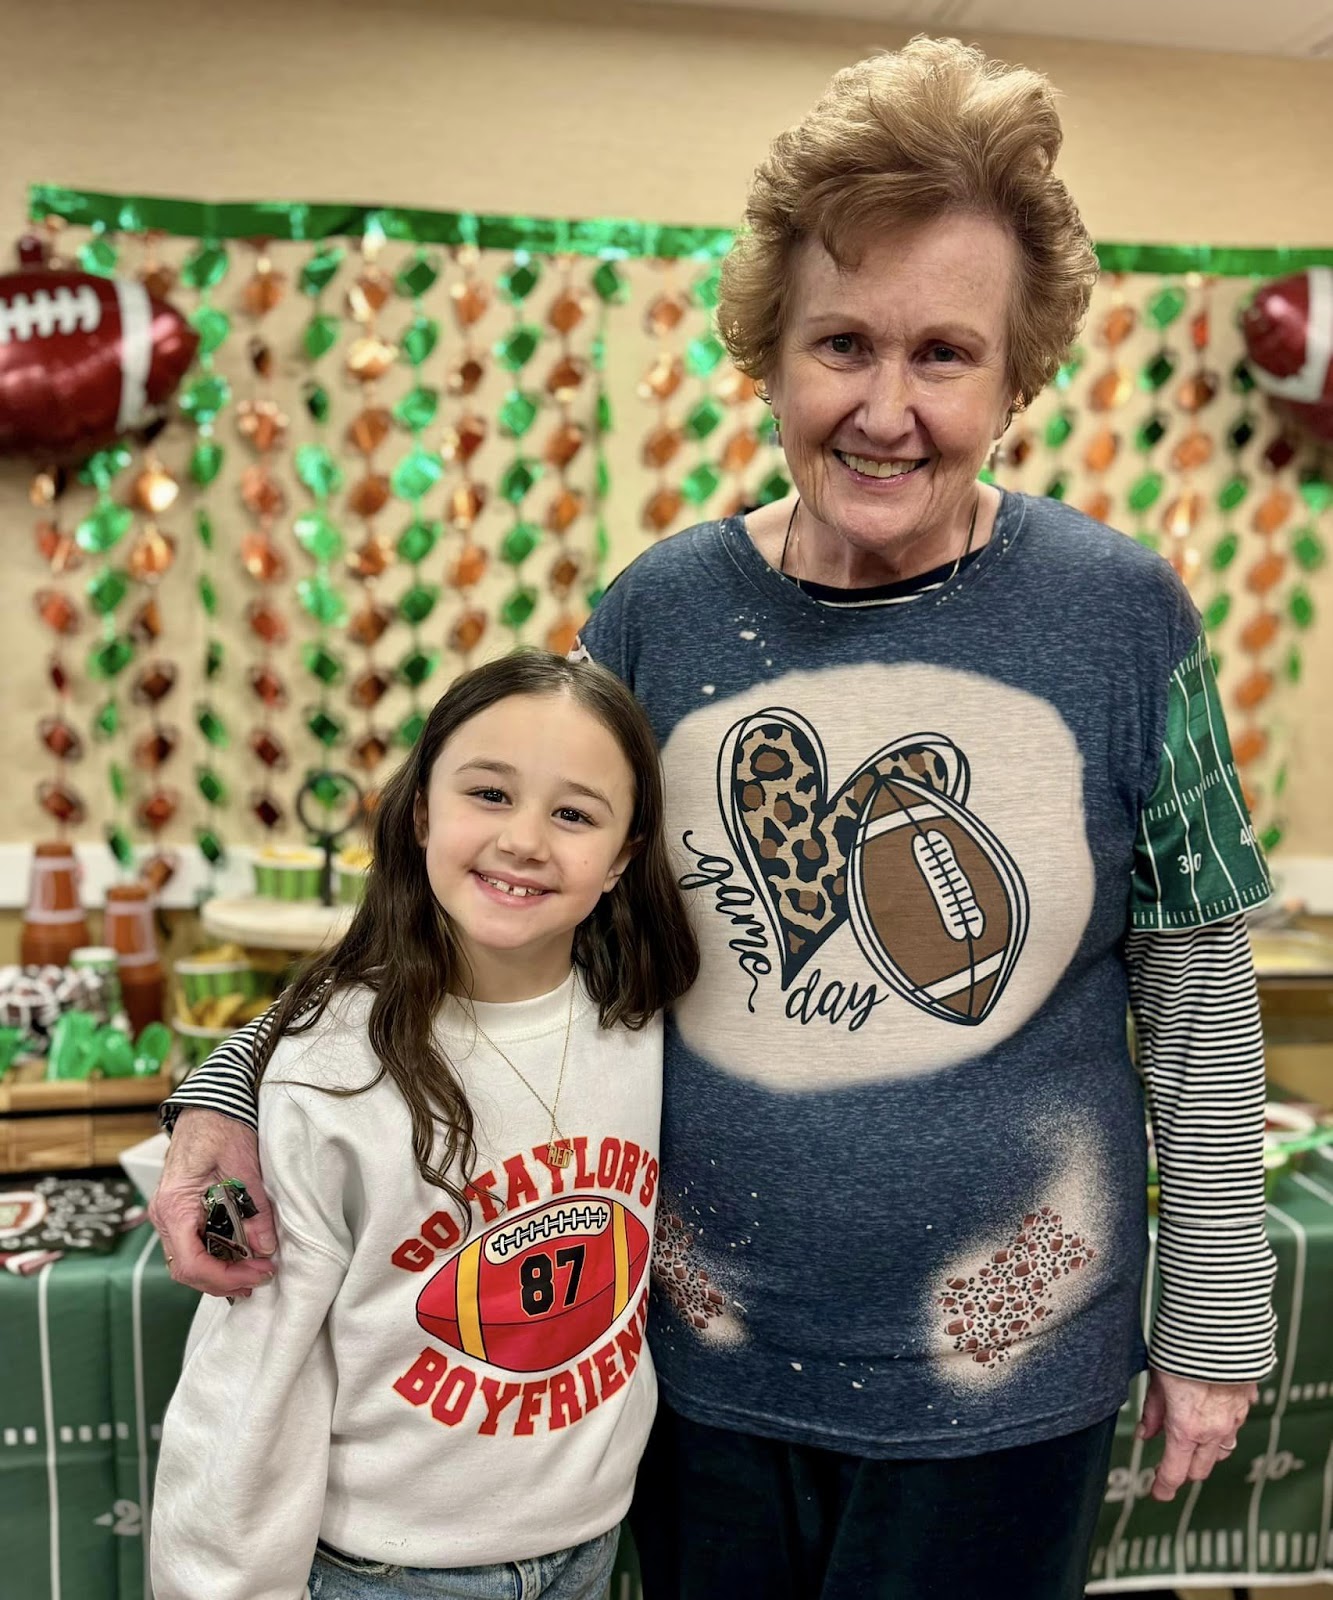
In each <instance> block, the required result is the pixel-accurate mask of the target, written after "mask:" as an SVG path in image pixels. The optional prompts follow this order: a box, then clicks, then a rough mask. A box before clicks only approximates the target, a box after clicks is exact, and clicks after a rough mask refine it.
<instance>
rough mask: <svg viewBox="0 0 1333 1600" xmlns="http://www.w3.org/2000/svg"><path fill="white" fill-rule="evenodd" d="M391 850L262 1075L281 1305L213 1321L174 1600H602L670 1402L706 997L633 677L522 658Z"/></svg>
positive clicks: (437, 736)
mask: <svg viewBox="0 0 1333 1600" xmlns="http://www.w3.org/2000/svg"><path fill="white" fill-rule="evenodd" d="M374 832H375V837H374V866H373V867H372V868H371V871H370V873H369V876H368V879H367V883H366V895H365V900H364V903H363V904H362V905H361V907H360V908H359V909H358V911H357V913H356V915H355V917H354V919H353V921H352V924H351V927H350V928H349V929H348V932H347V934H346V935H345V937H344V938H343V940H342V942H341V943H340V944H339V945H338V946H337V947H336V948H335V949H333V950H332V951H330V952H328V953H327V954H325V955H323V956H320V957H317V958H316V959H315V960H314V961H313V962H312V963H311V964H310V965H309V966H308V967H307V968H306V969H305V970H304V972H303V973H302V975H301V976H300V977H299V978H298V980H297V981H296V982H295V983H294V984H293V985H292V987H291V988H290V989H289V990H288V991H287V993H286V994H285V995H284V997H283V999H282V1000H281V1002H280V1003H279V1005H278V1006H277V1008H276V1010H275V1012H274V1013H273V1017H274V1021H273V1024H272V1027H271V1028H270V1029H269V1030H268V1033H267V1036H266V1042H265V1045H264V1046H263V1049H262V1050H261V1052H260V1070H261V1072H262V1073H263V1083H262V1088H261V1092H260V1109H259V1125H260V1148H261V1151H262V1156H263V1162H264V1171H265V1174H266V1176H267V1177H268V1179H269V1181H270V1185H271V1191H272V1194H273V1199H274V1203H275V1207H276V1211H277V1216H278V1226H279V1239H280V1251H281V1260H282V1270H281V1272H279V1273H278V1275H277V1276H276V1277H275V1278H274V1280H273V1282H272V1284H271V1285H269V1286H267V1287H265V1288H263V1289H260V1290H259V1291H258V1292H256V1293H255V1294H254V1295H253V1297H252V1298H250V1299H238V1300H237V1301H236V1303H235V1304H234V1305H228V1304H227V1302H226V1301H222V1300H206V1301H205V1302H204V1303H203V1304H202V1305H201V1306H200V1309H199V1313H198V1316H197V1318H196V1321H195V1324H194V1328H193V1330H192V1333H191V1340H190V1347H189V1350H188V1352H187V1356H186V1361H185V1366H184V1370H183V1372H182V1374H181V1379H180V1384H179V1387H178V1388H177V1390H176V1394H175V1397H174V1399H173V1400H172V1403H171V1407H170V1409H169V1411H168V1413H167V1418H166V1423H165V1426H164V1431H163V1438H162V1452H161V1458H160V1463H159V1467H158V1475H157V1488H156V1503H155V1510H154V1524H153V1557H152V1577H153V1588H154V1593H155V1595H156V1600H205V1597H207V1600H302V1597H307V1600H380V1597H389V1596H400V1595H401V1596H408V1595H410V1596H423V1597H424V1596H440V1597H449V1600H493V1597H494V1600H498V1597H501V1596H506V1597H508V1596H519V1595H521V1596H524V1597H525V1600H526V1597H535V1596H543V1597H545V1600H598V1597H600V1596H601V1595H602V1594H603V1592H604V1591H605V1589H606V1586H607V1582H608V1579H609V1576H610V1572H611V1566H612V1562H613V1560H614V1555H615V1546H616V1534H617V1527H618V1524H619V1522H620V1519H621V1517H622V1516H623V1514H624V1513H625V1511H626V1509H627V1507H628V1505H629V1500H630V1492H631V1488H632V1486H633V1482H634V1472H635V1467H636V1466H637V1464H638V1460H639V1455H640V1453H641V1451H642V1449H643V1446H644V1443H645V1441H646V1440H647V1437H648V1428H649V1424H650V1422H651V1421H652V1416H653V1410H654V1404H655V1398H656V1386H655V1379H654V1376H653V1371H652V1364H651V1360H650V1357H649V1354H648V1349H647V1346H646V1345H645V1344H644V1343H643V1325H644V1317H645V1302H646V1297H647V1291H648V1257H649V1253H650V1248H651V1240H652V1234H653V1219H654V1208H655V1205H656V1200H657V1175H658V1166H657V1134H658V1121H659V1112H660V1097H661V1068H662V1023H661V1016H660V1013H661V1010H662V1008H663V1006H665V1005H667V1004H669V1003H670V1002H671V1001H673V1000H675V999H676V998H677V997H678V996H679V995H680V994H682V993H683V992H684V990H685V989H686V988H688V986H689V984H690V983H691V982H692V981H693V978H694V975H695V970H696V967H697V964H698V955H697V951H696V947H695V943H694V938H693V935H692V933H691V932H690V928H689V924H688V922H687V920H686V914H685V909H684V906H683V903H682V901H681V897H680V892H679V890H678V889H677V887H676V883H675V878H674V875H673V873H672V871H671V867H670V864H669V861H668V857H667V852H666V848H665V844H664V840H663V833H662V795H661V779H660V775H659V771H658V765H657V752H656V747H655V744H654V741H653V735H652V732H651V730H650V728H649V726H648V723H647V721H646V719H645V718H644V715H643V712H642V711H641V709H640V708H639V705H638V703H637V702H636V701H635V699H634V698H633V696H632V695H631V694H630V693H629V691H628V690H627V689H626V688H624V686H623V685H622V684H621V683H620V682H619V681H618V680H617V679H615V678H614V677H613V676H612V675H611V674H610V673H608V672H605V671H603V670H602V669H601V668H598V667H595V666H592V665H591V664H589V663H571V662H568V661H565V660H562V659H560V658H558V657H555V656H547V655H535V654H524V655H515V656H510V657H508V658H506V659H504V660H501V661H497V662H494V663H492V664H491V665H489V666H485V667H482V668H480V669H478V670H477V671H475V672H472V673H470V674H468V675H467V676H466V677H464V678H461V679H460V680H459V681H458V682H456V683H455V684H454V685H453V686H452V688H450V690H449V691H448V693H447V694H446V695H445V696H444V698H443V699H442V700H441V701H440V702H439V703H438V704H437V705H436V707H435V708H434V710H433V711H432V712H431V714H430V717H429V719H428V721H427V724H426V728H425V732H424V733H423V735H422V738H421V741H420V743H419V744H418V746H417V748H416V750H415V752H414V754H413V755H412V756H411V757H410V758H409V759H408V761H407V762H406V763H405V765H404V766H403V767H402V768H401V769H400V770H399V771H398V772H397V773H396V774H395V775H394V777H393V778H392V779H391V780H390V781H389V783H388V784H387V785H386V787H385V790H384V794H383V797H382V799H381V802H380V805H379V809H378V811H377V812H376V816H375V830H374ZM312 1563H313V1565H312Z"/></svg>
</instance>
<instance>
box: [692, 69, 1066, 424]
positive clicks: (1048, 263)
mask: <svg viewBox="0 0 1333 1600" xmlns="http://www.w3.org/2000/svg"><path fill="white" fill-rule="evenodd" d="M1062 137H1063V135H1062V133H1061V128H1060V118H1059V116H1058V115H1057V114H1056V109H1055V91H1054V89H1053V88H1052V87H1051V85H1050V83H1049V82H1048V81H1047V80H1046V79H1045V78H1044V77H1043V76H1042V75H1041V74H1040V73H1037V72H1031V71H1029V70H1028V69H1027V68H1024V67H1010V66H1007V65H1005V64H1004V63H1003V62H999V61H990V60H988V59H987V58H986V57H985V56H984V55H983V54H982V53H981V51H980V50H977V49H976V48H974V47H971V46H968V45H963V44H961V43H960V42H959V41H958V40H957V39H928V38H924V37H922V38H916V39H913V40H912V41H911V43H910V44H908V45H906V46H905V47H904V48H903V49H901V50H896V51H881V52H879V53H878V54H876V55H873V56H868V57H867V58H866V59H865V60H864V61H858V62H857V63H856V64H855V65H854V66H850V67H844V68H843V70H842V71H841V72H839V73H838V74H837V75H836V76H835V77H834V79H833V81H832V82H831V83H830V84H829V87H828V89H827V90H826V91H825V93H824V96H823V98H822V99H821V100H820V101H819V102H818V104H817V105H816V106H815V107H814V109H813V110H812V111H811V112H810V113H809V114H808V115H807V116H806V117H804V118H803V119H802V120H801V121H800V122H798V123H797V124H796V125H795V127H792V128H788V129H787V131H786V132H785V133H782V134H779V136H778V137H777V138H776V139H775V140H774V141H773V144H772V146H771V148H770V150H769V153H768V158H767V160H766V161H765V162H764V163H763V165H762V166H761V167H760V168H759V169H758V171H757V172H756V173H755V178H754V183H753V184H752V186H751V188H750V197H749V202H748V204H747V206H746V212H745V216H746V223H747V229H746V231H745V232H744V233H742V234H741V235H740V237H739V238H738V239H737V241H736V243H735V244H734V246H733V247H732V250H731V253H730V255H729V256H728V257H727V259H726V261H725V263H724V264H723V268H722V294H721V301H720V304H719V307H718V324H719V330H720V332H721V334H722V337H723V339H724V340H725V341H726V344H727V348H728V350H729V351H730V353H731V358H732V360H733V361H734V362H735V363H736V365H737V366H738V367H740V369H741V370H742V371H743V372H746V373H748V374H749V375H750V376H751V377H752V378H756V379H759V380H762V379H764V378H765V377H767V376H769V375H770V374H771V373H772V372H773V371H774V369H775V367H776V365H777V362H778V357H779V352H780V348H781V343H782V335H783V330H784V319H785V312H786V304H787V301H786V295H787V287H788V285H789V284H790V282H791V269H792V261H793V257H794V255H795V252H796V251H797V250H798V249H799V248H800V246H801V245H802V244H803V243H804V242H805V241H806V240H807V239H818V240H819V241H820V242H821V243H822V244H823V246H824V248H825V249H826V250H827V251H828V252H829V254H830V255H831V256H832V257H833V259H834V260H835V261H836V262H838V264H839V265H840V266H842V267H854V266H855V265H856V262H857V258H858V250H859V247H860V246H861V245H862V244H863V243H864V242H865V241H866V240H867V239H868V238H870V237H873V236H874V235H875V234H878V233H882V232H884V231H886V230H891V229H893V228H897V227H910V226H913V225H916V224H919V223H922V222H927V221H931V220H935V219H937V218H939V217H942V216H947V215H949V214H950V213H968V214H972V215H981V216H986V217H991V218H993V219H994V220H995V221H996V222H998V223H999V224H1000V225H1001V226H1002V227H1003V228H1004V229H1005V230H1006V231H1007V232H1008V234H1009V235H1010V237H1011V238H1012V239H1013V240H1014V243H1015V244H1016V245H1017V247H1018V252H1019V259H1020V266H1019V273H1018V283H1017V288H1016V293H1015V296H1014V301H1013V305H1012V307H1011V309H1010V313H1009V329H1008V334H1009V338H1008V367H1009V371H1008V378H1009V384H1010V391H1011V393H1012V394H1013V395H1014V396H1015V398H1016V399H1017V400H1018V401H1019V402H1020V403H1026V402H1027V401H1030V400H1031V399H1032V398H1033V396H1034V395H1036V394H1037V393H1038V391H1039V390H1041V389H1042V388H1044V387H1045V385H1046V384H1047V383H1049V382H1050V380H1051V378H1052V377H1054V375H1055V372H1056V370H1057V368H1058V367H1059V365H1060V363H1061V361H1063V360H1064V357H1065V355H1066V353H1067V352H1068V350H1069V347H1070V345H1071V343H1072V342H1073V339H1074V336H1075V334H1076V333H1077V332H1078V329H1079V325H1080V324H1081V323H1082V321H1083V318H1084V316H1085V315H1086V313H1087V309H1088V301H1089V299H1090V297H1091V295H1092V287H1093V284H1094V282H1095V281H1096V278H1097V258H1096V255H1095V254H1094V252H1093V248H1092V243H1091V241H1090V239H1089V237H1088V232H1087V229H1086V228H1085V227H1084V226H1083V222H1082V219H1081V218H1080V216H1079V214H1078V208H1077V207H1076V206H1075V204H1074V202H1073V199H1072V198H1071V197H1070V194H1069V191H1068V189H1066V188H1065V186H1064V184H1063V183H1062V182H1061V181H1060V179H1059V178H1057V177H1056V176H1055V173H1054V171H1053V168H1054V165H1055V158H1056V155H1057V154H1058V153H1059V150H1060V144H1061V140H1062Z"/></svg>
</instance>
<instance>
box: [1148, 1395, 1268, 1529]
mask: <svg viewBox="0 0 1333 1600" xmlns="http://www.w3.org/2000/svg"><path fill="white" fill-rule="evenodd" d="M1258 1398H1259V1386H1258V1385H1257V1384H1254V1383H1202V1382H1200V1381H1199V1380H1198V1379H1196V1378H1178V1377H1177V1376H1176V1375H1175V1374H1174V1373H1172V1372H1159V1371H1158V1370H1157V1369H1156V1368H1155V1367H1154V1368H1153V1370H1152V1371H1151V1372H1150V1373H1149V1376H1148V1398H1147V1399H1146V1400H1145V1401H1144V1402H1143V1417H1142V1420H1141V1421H1140V1422H1139V1425H1138V1428H1137V1430H1136V1436H1137V1437H1138V1438H1140V1439H1151V1438H1153V1437H1154V1436H1155V1435H1156V1434H1158V1433H1161V1432H1162V1431H1163V1429H1165V1432H1166V1449H1165V1450H1164V1451H1163V1452H1162V1460H1161V1463H1160V1465H1159V1466H1158V1468H1157V1476H1156V1477H1155V1478H1154V1479H1153V1486H1152V1497H1153V1499H1154V1500H1173V1499H1174V1498H1175V1494H1176V1490H1177V1489H1179V1488H1180V1486H1181V1484H1182V1483H1184V1482H1185V1481H1186V1480H1189V1481H1190V1482H1193V1483H1201V1482H1202V1481H1203V1480H1204V1479H1205V1478H1206V1477H1207V1476H1208V1474H1209V1473H1210V1472H1211V1471H1212V1470H1213V1468H1214V1467H1215V1466H1216V1465H1217V1463H1218V1462H1219V1461H1225V1460H1226V1458H1227V1457H1228V1456H1229V1455H1230V1454H1231V1452H1232V1451H1233V1450H1234V1449H1235V1448H1236V1432H1237V1430H1238V1429H1239V1427H1240V1426H1241V1424H1242V1423H1243V1422H1244V1421H1245V1418H1246V1415H1247V1413H1248V1412H1249V1409H1250V1407H1251V1406H1252V1405H1253V1404H1254V1402H1255V1401H1256V1400H1257V1399H1258Z"/></svg>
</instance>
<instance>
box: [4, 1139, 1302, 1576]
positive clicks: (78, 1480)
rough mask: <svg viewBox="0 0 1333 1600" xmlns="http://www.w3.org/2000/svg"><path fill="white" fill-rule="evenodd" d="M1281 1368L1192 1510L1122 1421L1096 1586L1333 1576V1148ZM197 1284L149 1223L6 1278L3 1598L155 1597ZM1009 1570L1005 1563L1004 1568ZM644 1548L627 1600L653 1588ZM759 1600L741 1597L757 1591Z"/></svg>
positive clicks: (1191, 1498)
mask: <svg viewBox="0 0 1333 1600" xmlns="http://www.w3.org/2000/svg"><path fill="white" fill-rule="evenodd" d="M1268 1232H1269V1238H1270V1240H1271V1242H1272V1244H1273V1248H1274V1251H1275V1252H1276V1255H1277V1259H1278V1282H1277V1290H1276V1305H1277V1311H1278V1319H1279V1325H1280V1326H1279V1335H1278V1354H1279V1361H1278V1367H1277V1370H1276V1372H1275V1373H1274V1374H1273V1376H1272V1377H1270V1378H1269V1379H1268V1380H1267V1381H1266V1383H1265V1384H1264V1385H1263V1386H1262V1392H1261V1396H1260V1403H1259V1404H1258V1406H1256V1407H1255V1409H1254V1410H1253V1411H1252V1413H1251V1415H1250V1418H1249V1420H1248V1421H1247V1423H1246V1424H1245V1427H1244V1428H1243V1429H1242V1430H1241V1432H1240V1436H1239V1438H1240V1444H1239V1447H1238V1449H1237V1450H1236V1453H1235V1455H1234V1456H1233V1457H1232V1458H1231V1459H1230V1460H1229V1461H1228V1462H1226V1463H1224V1464H1223V1465H1221V1466H1219V1467H1218V1468H1217V1469H1216V1471H1215V1472H1214V1473H1213V1475H1212V1477H1211V1478H1210V1479H1209V1481H1208V1482H1207V1483H1206V1484H1203V1485H1200V1486H1197V1487H1195V1488H1192V1489H1190V1490H1189V1491H1188V1492H1182V1494H1181V1495H1180V1496H1178V1497H1177V1499H1176V1501H1175V1502H1174V1503H1173V1504H1172V1505H1168V1506H1161V1505H1158V1504H1157V1502H1156V1501H1153V1500H1150V1499H1148V1498H1147V1488H1148V1484H1149V1482H1150V1479H1151V1467H1152V1465H1153V1463H1154V1462H1155V1461H1156V1460H1157V1457H1158V1455H1159V1454H1160V1449H1161V1447H1160V1443H1157V1442H1153V1443H1151V1444H1148V1445H1141V1444H1139V1443H1137V1442H1136V1441H1135V1440H1134V1438H1133V1425H1134V1418H1135V1417H1136V1416H1137V1406H1138V1404H1139V1402H1140V1399H1141V1388H1136V1393H1135V1395H1134V1396H1132V1397H1131V1403H1130V1405H1128V1406H1126V1408H1125V1410H1124V1412H1123V1413H1122V1414H1121V1418H1120V1424H1119V1427H1118V1429H1117V1435H1116V1445H1115V1454H1114V1456H1113V1460H1112V1467H1111V1473H1110V1478H1109V1481H1108V1484H1107V1490H1106V1499H1105V1503H1104V1505H1103V1509H1102V1518H1101V1522H1100V1525H1099V1527H1098V1533H1097V1543H1096V1548H1095V1551H1094V1556H1093V1569H1092V1583H1091V1586H1090V1588H1091V1592H1093V1593H1104V1592H1110V1591H1120V1590H1132V1589H1143V1588H1169V1587H1171V1586H1172V1585H1173V1584H1175V1583H1180V1584H1184V1583H1185V1582H1187V1581H1188V1582H1190V1583H1192V1584H1194V1585H1196V1586H1207V1585H1215V1586H1224V1585H1226V1584H1228V1583H1232V1584H1243V1583H1245V1584H1254V1585H1262V1584H1263V1582H1264V1581H1265V1579H1270V1578H1271V1579H1276V1580H1286V1581H1287V1582H1292V1581H1294V1580H1295V1579H1296V1578H1297V1577H1298V1575H1307V1576H1309V1577H1330V1578H1333V1527H1331V1526H1330V1519H1331V1516H1333V1152H1328V1151H1324V1152H1319V1153H1318V1154H1316V1155H1313V1156H1311V1157H1310V1158H1309V1160H1308V1162H1307V1164H1306V1167H1305V1169H1304V1171H1302V1172H1299V1173H1292V1174H1288V1175H1286V1176H1284V1177H1283V1178H1281V1179H1280V1180H1279V1181H1278V1184H1277V1187H1276V1189H1275V1191H1274V1193H1273V1197H1272V1201H1271V1204H1270V1205H1269V1210H1268ZM194 1304H195V1296H194V1295H193V1294H192V1293H190V1292H189V1291H187V1290H184V1289H182V1288H180V1287H179V1286H178V1285H177V1284H174V1283H173V1282H172V1281H171V1278H170V1276H169V1275H168V1273H167V1269H166V1265H165V1263H164V1262H163V1260H162V1252H161V1247H160V1246H159V1245H158V1243H157V1239H156V1236H155V1235H154V1234H153V1232H152V1230H151V1229H150V1228H149V1227H147V1225H144V1226H142V1227H139V1228H136V1229H135V1230H134V1231H133V1232H131V1233H128V1234H126V1235H125V1237H124V1238H123V1239H122V1240H121V1241H120V1243H119V1245H118V1246H117V1248H116V1251H115V1252H114V1254H112V1255H109V1256H92V1255H69V1256H66V1257H65V1258H64V1259H63V1260H61V1261H58V1262H56V1263H55V1264H54V1265H52V1266H49V1267H45V1268H43V1269H42V1270H41V1271H40V1272H38V1273H36V1274H34V1275H33V1276H31V1277H15V1276H13V1275H11V1274H8V1273H5V1272H0V1592H3V1593H4V1594H5V1596H6V1597H8V1600H151V1593H150V1590H149V1586H148V1579H147V1535H146V1526H147V1520H148V1519H147V1515H146V1513H147V1510H148V1508H149V1506H150V1504H151V1485H152V1478H153V1471H154V1468H155V1466H156V1458H157V1441H158V1437H159V1434H160V1431H161V1422H162V1414H163V1412H164V1411H165V1409H166V1404H167V1400H168V1399H169V1397H170V1394H171V1390H172V1386H173V1384H174V1382H175V1378H176V1373H177V1371H178V1370H179V1366H180V1359H181V1352H182V1350H183V1348H184V1344H185V1337H186V1333H187V1331H188V1329H189V1324H190V1319H191V1317H192V1315H193V1311H194ZM1002 1569H1003V1558H1002V1557H1001V1558H1000V1563H999V1570H1002ZM637 1594H638V1584H637V1581H636V1579H635V1576H634V1567H633V1558H632V1554H631V1553H630V1552H628V1551H627V1552H625V1557H624V1560H623V1562H622V1566H621V1570H620V1571H619V1572H618V1574H617V1578H616V1581H615V1584H614V1586H613V1600H637ZM738 1600H740V1597H738Z"/></svg>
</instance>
